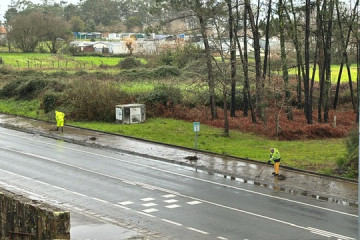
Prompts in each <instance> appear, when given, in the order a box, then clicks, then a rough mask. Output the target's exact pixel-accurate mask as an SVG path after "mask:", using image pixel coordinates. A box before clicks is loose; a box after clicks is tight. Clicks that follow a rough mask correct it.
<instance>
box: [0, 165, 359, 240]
mask: <svg viewBox="0 0 360 240" xmlns="http://www.w3.org/2000/svg"><path fill="white" fill-rule="evenodd" d="M0 171H3V172H6V173H8V174H10V175H15V176H17V177H19V178H24V179H28V180H32V181H35V180H34V179H31V178H29V177H24V176H22V175H19V174H16V173H12V172H9V171H6V170H3V169H0ZM50 186H51V187H54V188H58V189H59V188H60V187H57V186H54V185H50ZM60 189H63V190H65V191H70V190H67V189H64V188H60ZM70 192H71V191H70ZM178 196H182V197H188V198H191V199H196V198H193V197H190V196H186V195H181V194H179V195H178ZM88 197H89V196H88ZM89 198H90V199H94V200H97V201H98V200H100V199H97V198H92V197H89ZM196 200H198V201H202V202H204V203H208V204H210V205H214V206H218V207H223V208H225V209H230V210H233V211H237V212H241V213H245V214H248V215H251V216H255V217H259V218H263V219H267V220H270V221H275V222H278V223H283V224H285V225H289V226H292V227H296V228H299V229H303V230H308V231H310V230H309V228H305V227H302V226H299V225H296V224H293V223H289V222H285V221H282V220H278V219H275V218H271V217H267V216H263V215H260V214H256V213H251V212H247V211H244V210H241V209H236V208H232V207H228V206H224V205H221V204H217V203H213V202H209V201H205V200H201V199H196ZM101 201H103V200H101ZM105 203H108V204H111V205H114V206H117V207H120V206H119V205H116V204H112V203H109V202H107V201H105ZM130 210H132V209H130ZM134 211H135V210H134ZM135 212H137V213H141V214H144V215H147V216H150V217H155V216H152V215H149V214H146V213H143V212H141V211H135ZM190 230H192V229H190ZM316 230H318V229H316ZM319 231H322V230H319ZM344 237H345V236H344ZM345 239H346V240H355V239H354V238H350V237H345Z"/></svg>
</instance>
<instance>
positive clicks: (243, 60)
mask: <svg viewBox="0 0 360 240" xmlns="http://www.w3.org/2000/svg"><path fill="white" fill-rule="evenodd" d="M236 5H237V8H236V16H237V21H236V22H237V24H236V26H237V27H236V29H238V22H239V21H240V13H239V9H238V7H239V1H238V0H237V1H236ZM243 22H244V54H243V52H242V50H241V45H240V40H239V38H238V36H237V31H235V39H236V42H237V45H238V49H239V52H240V59H241V63H242V66H243V72H244V90H243V98H244V100H243V101H244V112H243V115H244V116H246V117H247V116H248V106H249V107H250V111H251V119H252V122H253V123H256V116H255V112H254V109H253V105H252V102H251V93H250V83H249V71H248V50H247V13H246V10H245V9H244V14H243Z"/></svg>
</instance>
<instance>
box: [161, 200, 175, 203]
mask: <svg viewBox="0 0 360 240" xmlns="http://www.w3.org/2000/svg"><path fill="white" fill-rule="evenodd" d="M164 202H166V203H176V202H178V200H176V199H169V200H164Z"/></svg>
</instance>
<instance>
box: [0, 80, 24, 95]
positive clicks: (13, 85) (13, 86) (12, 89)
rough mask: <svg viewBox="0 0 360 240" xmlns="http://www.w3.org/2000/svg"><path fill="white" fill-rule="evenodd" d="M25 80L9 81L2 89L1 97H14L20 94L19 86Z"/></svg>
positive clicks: (0, 91)
mask: <svg viewBox="0 0 360 240" xmlns="http://www.w3.org/2000/svg"><path fill="white" fill-rule="evenodd" d="M24 82H25V80H22V79H16V80H13V81H10V82H8V83H7V84H6V85H5V86H4V87H3V88H2V89H1V90H0V97H1V98H12V97H16V96H17V95H18V88H19V87H20V85H21V84H23V83H24Z"/></svg>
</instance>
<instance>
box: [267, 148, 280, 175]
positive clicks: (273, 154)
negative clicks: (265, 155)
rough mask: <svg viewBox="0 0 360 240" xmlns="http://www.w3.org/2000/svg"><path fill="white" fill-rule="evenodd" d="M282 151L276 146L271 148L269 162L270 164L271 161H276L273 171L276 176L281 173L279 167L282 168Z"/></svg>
mask: <svg viewBox="0 0 360 240" xmlns="http://www.w3.org/2000/svg"><path fill="white" fill-rule="evenodd" d="M280 160H281V156H280V152H279V150H277V149H276V148H270V160H269V161H268V162H267V163H268V164H269V163H271V161H273V162H274V172H273V173H272V174H273V175H274V176H278V175H279V168H280Z"/></svg>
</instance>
